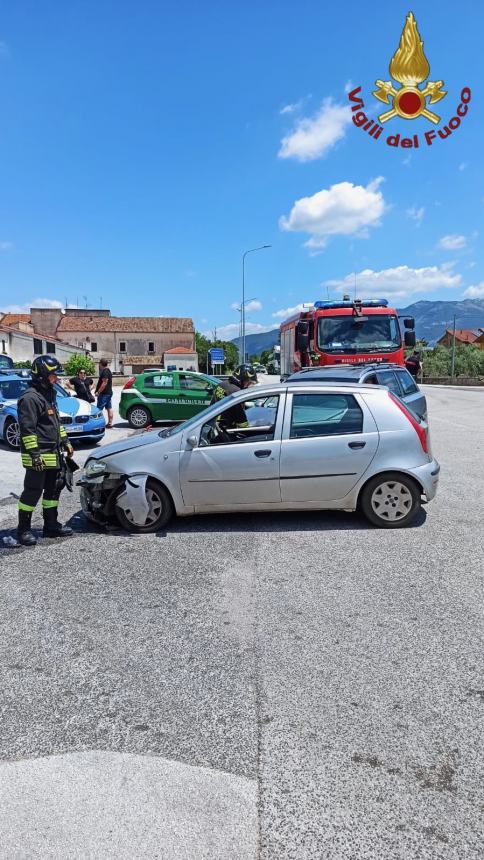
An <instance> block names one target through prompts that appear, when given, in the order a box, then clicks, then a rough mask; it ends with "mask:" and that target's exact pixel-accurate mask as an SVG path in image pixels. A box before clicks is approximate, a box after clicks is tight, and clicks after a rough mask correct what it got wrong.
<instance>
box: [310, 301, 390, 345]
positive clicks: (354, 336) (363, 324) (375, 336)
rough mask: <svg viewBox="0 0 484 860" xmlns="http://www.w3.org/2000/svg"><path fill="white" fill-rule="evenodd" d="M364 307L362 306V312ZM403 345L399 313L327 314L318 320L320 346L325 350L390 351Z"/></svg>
mask: <svg viewBox="0 0 484 860" xmlns="http://www.w3.org/2000/svg"><path fill="white" fill-rule="evenodd" d="M364 313H365V310H364V308H363V314H364ZM400 346H401V337H400V329H399V326H398V320H397V318H396V316H394V315H390V314H371V315H369V316H364V318H363V319H360V320H359V319H358V317H355V316H353V315H351V316H350V315H347V316H324V317H320V318H319V320H318V347H319V349H320V350H322V351H324V352H350V353H353V352H355V353H357V352H389V351H391V350H394V349H398V348H399V347H400Z"/></svg>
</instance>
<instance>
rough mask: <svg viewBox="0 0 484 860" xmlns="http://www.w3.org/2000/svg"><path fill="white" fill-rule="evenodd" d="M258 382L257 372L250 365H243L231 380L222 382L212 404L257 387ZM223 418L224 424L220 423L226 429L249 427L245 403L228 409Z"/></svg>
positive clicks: (217, 388)
mask: <svg viewBox="0 0 484 860" xmlns="http://www.w3.org/2000/svg"><path fill="white" fill-rule="evenodd" d="M256 382H257V374H256V372H255V370H254V369H253V368H252V367H251V366H250V364H241V365H240V367H237V369H236V370H234V372H233V374H232V376H230V377H229V379H221V380H220V382H219V384H218V385H217V387H216V389H215V391H214V393H213V396H212V403H217V402H218V401H219V400H223V398H224V397H228V396H229V395H230V394H237V393H238V392H239V391H240V390H241V389H244V388H249V387H250V386H251V385H255V384H256ZM221 418H222V419H223V422H222V421H221V422H220V423H221V424H222V423H223V426H224V427H231V428H234V427H248V426H249V424H248V421H247V415H246V414H245V409H244V405H243V403H237V404H236V405H235V406H232V407H231V408H230V409H226V410H225V412H224V413H223V415H222V416H221Z"/></svg>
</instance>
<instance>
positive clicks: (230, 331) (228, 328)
mask: <svg viewBox="0 0 484 860" xmlns="http://www.w3.org/2000/svg"><path fill="white" fill-rule="evenodd" d="M275 327H276V326H275V324H274V323H273V324H272V325H260V324H259V323H251V322H246V324H245V334H246V336H247V335H248V334H261V333H262V332H264V331H272V329H274V328H275ZM202 334H204V335H205V337H212V335H213V329H211V330H209V331H204V332H202ZM238 336H239V323H228V324H227V325H221V326H217V337H218V338H220V339H221V340H234V338H236V337H238Z"/></svg>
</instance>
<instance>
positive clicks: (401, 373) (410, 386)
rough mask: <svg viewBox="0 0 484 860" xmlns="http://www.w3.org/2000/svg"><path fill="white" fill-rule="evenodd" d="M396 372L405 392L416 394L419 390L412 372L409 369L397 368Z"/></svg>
mask: <svg viewBox="0 0 484 860" xmlns="http://www.w3.org/2000/svg"><path fill="white" fill-rule="evenodd" d="M395 373H396V374H397V376H398V379H399V382H400V385H401V386H402V389H403V393H404V394H414V393H415V392H416V391H418V388H417V386H416V384H415V381H414V379H413V377H412V374H411V373H409V372H408V370H403V369H402V370H396V371H395Z"/></svg>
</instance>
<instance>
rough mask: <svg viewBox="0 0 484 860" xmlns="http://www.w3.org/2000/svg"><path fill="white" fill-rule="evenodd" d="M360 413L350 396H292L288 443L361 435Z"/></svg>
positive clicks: (361, 418)
mask: <svg viewBox="0 0 484 860" xmlns="http://www.w3.org/2000/svg"><path fill="white" fill-rule="evenodd" d="M362 430H363V412H362V410H361V408H360V406H359V405H358V403H357V401H356V398H355V397H353V395H352V394H295V395H293V398H292V415H291V430H290V438H291V439H306V438H308V437H312V436H339V435H343V434H346V433H361V432H362Z"/></svg>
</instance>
